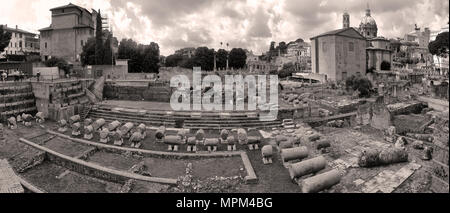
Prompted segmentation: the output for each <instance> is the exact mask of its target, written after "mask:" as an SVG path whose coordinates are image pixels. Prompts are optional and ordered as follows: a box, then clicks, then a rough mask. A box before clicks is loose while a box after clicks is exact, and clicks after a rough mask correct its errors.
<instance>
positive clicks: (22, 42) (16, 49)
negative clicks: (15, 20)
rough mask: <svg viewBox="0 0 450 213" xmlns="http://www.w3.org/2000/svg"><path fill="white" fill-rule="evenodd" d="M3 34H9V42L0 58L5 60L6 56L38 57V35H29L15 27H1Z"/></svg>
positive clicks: (29, 33)
mask: <svg viewBox="0 0 450 213" xmlns="http://www.w3.org/2000/svg"><path fill="white" fill-rule="evenodd" d="M2 27H3V30H4V31H5V32H10V33H11V40H10V41H9V44H8V46H7V47H6V48H5V50H4V51H3V52H2V53H0V58H5V57H6V55H29V54H36V55H39V35H38V34H36V33H31V32H28V31H25V30H22V29H19V27H18V26H17V25H16V27H15V28H10V27H8V25H2Z"/></svg>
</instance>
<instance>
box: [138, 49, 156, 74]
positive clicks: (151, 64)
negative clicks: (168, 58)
mask: <svg viewBox="0 0 450 213" xmlns="http://www.w3.org/2000/svg"><path fill="white" fill-rule="evenodd" d="M143 58H144V59H143V65H142V68H143V72H146V73H158V71H159V45H158V44H157V43H155V42H151V43H150V45H148V46H145V47H144V57H143Z"/></svg>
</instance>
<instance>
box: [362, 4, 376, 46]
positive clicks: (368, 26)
mask: <svg viewBox="0 0 450 213" xmlns="http://www.w3.org/2000/svg"><path fill="white" fill-rule="evenodd" d="M359 32H360V33H361V34H362V35H363V36H364V37H366V38H368V39H370V38H376V37H377V35H378V26H377V22H376V21H375V19H374V18H373V17H372V16H371V14H370V8H369V5H367V9H366V16H364V17H363V18H362V19H361V23H360V24H359Z"/></svg>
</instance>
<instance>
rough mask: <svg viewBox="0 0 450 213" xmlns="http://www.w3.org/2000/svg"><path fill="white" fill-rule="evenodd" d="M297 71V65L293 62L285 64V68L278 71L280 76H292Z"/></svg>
mask: <svg viewBox="0 0 450 213" xmlns="http://www.w3.org/2000/svg"><path fill="white" fill-rule="evenodd" d="M294 72H295V65H294V64H293V63H292V62H289V63H286V64H283V68H282V69H281V70H280V72H278V77H279V78H287V77H291V76H292V73H294Z"/></svg>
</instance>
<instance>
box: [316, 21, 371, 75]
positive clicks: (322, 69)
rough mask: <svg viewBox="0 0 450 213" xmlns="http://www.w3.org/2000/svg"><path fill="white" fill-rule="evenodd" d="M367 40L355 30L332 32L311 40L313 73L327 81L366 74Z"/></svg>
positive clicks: (347, 29)
mask: <svg viewBox="0 0 450 213" xmlns="http://www.w3.org/2000/svg"><path fill="white" fill-rule="evenodd" d="M366 47H367V41H366V38H365V37H364V36H363V35H361V34H360V33H359V32H358V31H357V30H355V29H354V28H346V29H339V30H334V31H330V32H327V33H324V34H321V35H318V36H315V37H313V38H311V58H312V59H311V64H312V73H316V74H322V75H325V79H327V81H341V80H345V79H346V78H347V77H350V76H352V75H355V76H358V75H364V74H365V73H366Z"/></svg>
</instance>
